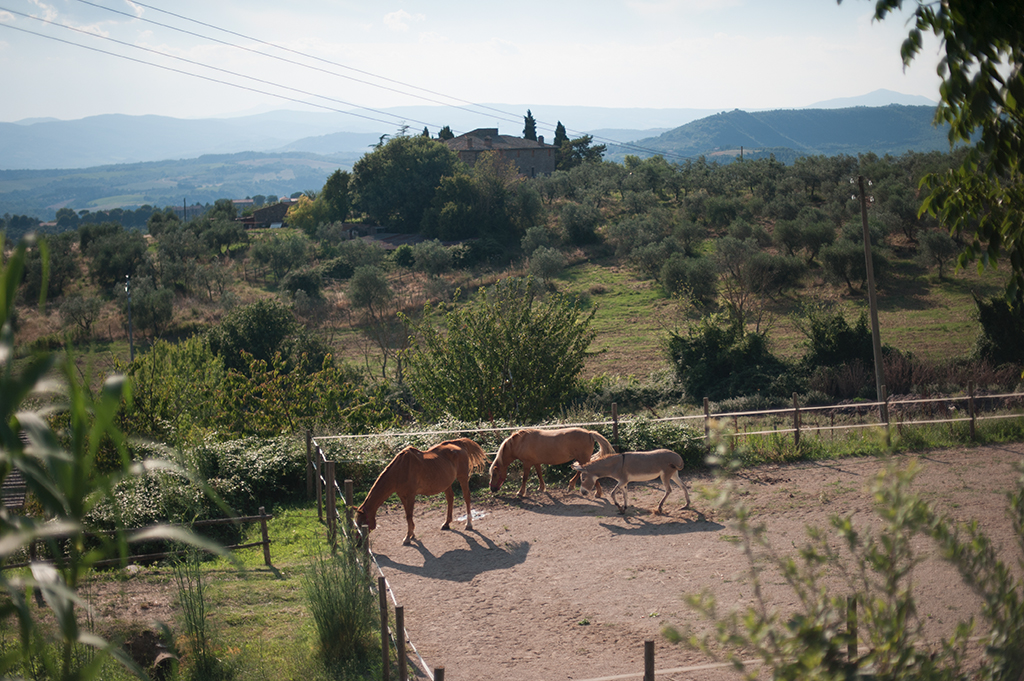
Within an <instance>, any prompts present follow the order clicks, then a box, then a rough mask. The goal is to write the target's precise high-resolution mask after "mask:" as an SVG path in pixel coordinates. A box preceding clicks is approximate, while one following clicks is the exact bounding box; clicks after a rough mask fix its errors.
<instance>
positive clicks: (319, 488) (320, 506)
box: [314, 449, 327, 523]
mask: <svg viewBox="0 0 1024 681" xmlns="http://www.w3.org/2000/svg"><path fill="white" fill-rule="evenodd" d="M321 462H323V463H325V464H326V463H327V462H326V461H323V456H321V455H320V450H319V449H318V450H317V454H316V476H315V478H316V479H315V480H314V482H315V483H316V515H317V517H318V518H319V519H320V522H321V523H322V522H323V521H324V475H326V471H324V467H323V466H321V465H320V464H321Z"/></svg>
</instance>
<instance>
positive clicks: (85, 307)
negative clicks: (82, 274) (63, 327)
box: [60, 293, 102, 338]
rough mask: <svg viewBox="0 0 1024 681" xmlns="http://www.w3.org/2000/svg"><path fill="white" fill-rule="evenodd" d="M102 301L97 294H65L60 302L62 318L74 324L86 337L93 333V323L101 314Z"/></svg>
mask: <svg viewBox="0 0 1024 681" xmlns="http://www.w3.org/2000/svg"><path fill="white" fill-rule="evenodd" d="M101 306H102V301H101V300H100V299H99V298H96V297H95V296H86V295H82V294H77V293H76V294H73V295H70V296H65V297H64V300H62V301H61V303H60V318H61V319H62V320H63V321H64V323H65V324H67V325H74V326H76V327H77V328H78V331H79V333H81V334H82V335H83V336H85V337H86V338H88V337H89V334H91V333H92V323H93V322H94V321H96V317H98V316H99V314H100V308H101Z"/></svg>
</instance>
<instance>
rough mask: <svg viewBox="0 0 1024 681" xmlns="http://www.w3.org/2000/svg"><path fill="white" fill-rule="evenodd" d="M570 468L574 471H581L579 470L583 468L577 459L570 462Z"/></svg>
mask: <svg viewBox="0 0 1024 681" xmlns="http://www.w3.org/2000/svg"><path fill="white" fill-rule="evenodd" d="M572 469H573V470H574V471H581V470H583V466H581V465H580V462H579V461H573V462H572Z"/></svg>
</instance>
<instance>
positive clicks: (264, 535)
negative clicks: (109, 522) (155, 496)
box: [2, 506, 274, 570]
mask: <svg viewBox="0 0 1024 681" xmlns="http://www.w3.org/2000/svg"><path fill="white" fill-rule="evenodd" d="M273 519H274V516H272V515H268V514H267V513H266V511H264V509H263V506H260V511H259V515H250V516H239V517H234V518H215V519H212V520H197V521H195V522H194V523H192V524H191V525H190V526H189V527H209V526H214V525H228V524H232V525H241V524H245V523H259V524H260V531H261V539H260V541H255V542H249V543H248V544H234V545H232V546H225V547H223V548H225V549H227V550H229V551H237V550H240V549H249V548H253V547H256V546H261V547H263V562H264V563H265V564H266V566H267V567H272V566H273V565H272V563H271V562H270V534H269V532H268V531H267V521H268V520H273ZM143 529H145V528H143ZM103 534H105V535H111V534H113V533H112V532H106V533H103ZM129 534H130V533H129ZM89 536H99V535H98V534H89ZM36 544H37V542H32V543H31V544H30V545H29V560H28V561H26V562H22V563H9V564H7V565H4V566H3V568H2V569H4V570H6V569H8V568H19V567H28V566H29V565H30V563H32V562H35V560H36V553H37V551H36ZM181 553H182V552H181V551H164V552H160V553H139V554H131V555H128V556H125V559H124V562H127V563H143V562H146V561H150V560H163V559H164V558H170V557H171V556H177V555H181ZM121 562H122V561H121V559H120V558H110V559H106V560H100V561H96V562H95V563H93V565H95V566H97V567H104V566H107V565H119V564H120V563H121Z"/></svg>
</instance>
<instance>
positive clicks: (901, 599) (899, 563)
mask: <svg viewBox="0 0 1024 681" xmlns="http://www.w3.org/2000/svg"><path fill="white" fill-rule="evenodd" d="M719 454H720V455H724V456H722V458H721V459H719V462H720V463H724V464H725V469H726V470H729V469H731V468H732V467H733V466H734V465H735V464H734V462H735V461H736V459H735V458H733V457H732V456H731V455H730V452H728V450H727V448H725V447H724V446H723V447H720V448H719ZM914 473H915V469H914V467H913V466H911V467H908V468H907V469H904V470H899V469H897V468H896V467H895V466H894V465H890V467H889V468H888V469H887V470H886V471H884V472H883V473H880V474H879V476H878V477H877V479H876V480H875V483H874V487H873V494H874V498H875V500H876V504H877V511H878V515H879V519H880V521H881V528H880V529H879V530H877V531H864V530H858V529H857V528H856V527H855V526H854V522H853V517H852V516H839V515H835V516H833V517H832V518H831V521H830V526H831V527H830V530H831V531H828V530H825V529H821V528H817V527H810V528H808V530H807V533H808V541H807V542H806V543H805V544H804V545H803V546H801V547H798V550H797V551H795V552H793V553H792V554H790V553H786V552H782V551H780V550H778V549H777V548H776V547H774V546H773V544H772V542H771V538H770V536H769V534H768V532H767V530H766V528H765V526H764V525H758V524H756V523H755V522H754V521H753V518H752V516H751V514H750V512H749V510H748V509H746V508H745V507H744V505H743V504H742V503H741V502H738V501H737V498H736V497H735V490H734V489H732V488H731V486H730V485H728V484H727V485H725V487H724V491H723V493H722V496H721V497H720V498H719V500H718V504H719V505H720V507H721V508H723V509H724V510H726V511H727V512H729V513H731V514H732V515H733V518H734V521H735V525H736V527H737V529H738V530H739V534H740V537H739V542H740V543H741V545H742V548H743V551H744V553H745V555H746V556H747V558H748V561H749V567H750V582H751V584H752V585H753V589H754V604H753V605H751V606H749V607H748V608H747V609H746V610H745V611H743V612H735V611H734V612H731V613H729V614H721V613H719V611H718V608H717V603H716V602H715V599H714V597H713V596H711V595H709V594H707V593H705V594H701V595H695V596H689V597H688V601H689V603H690V605H691V606H692V607H694V608H695V609H696V610H697V611H698V612H699V613H701V614H702V615H704V616H705V617H707V618H709V619H711V620H712V621H713V622H714V625H715V626H714V631H713V633H711V634H707V635H704V636H696V635H694V634H692V633H689V632H680V631H678V630H676V629H675V628H672V627H668V628H666V630H665V631H664V634H665V636H666V637H667V638H668V639H669V640H672V641H675V642H685V643H686V644H687V645H688V646H690V647H692V648H694V649H699V650H702V651H704V652H705V653H707V654H709V655H711V656H714V657H719V656H720V655H721V653H722V651H723V650H724V651H725V655H726V657H727V658H728V659H729V661H731V662H732V663H733V664H734V666H735V667H736V668H737V669H738V670H740V671H745V672H747V674H746V676H747V678H756V677H757V676H758V669H757V668H754V669H752V670H748V669H747V668H746V666H745V664H744V663H743V659H744V658H749V657H750V656H751V655H753V656H754V657H756V658H759V660H760V662H761V663H762V664H763V665H764V666H765V667H766V668H767V669H769V670H770V672H771V674H772V677H773V678H776V679H793V680H796V679H801V680H803V679H840V678H843V679H854V678H864V679H893V680H896V679H961V678H967V677H968V676H970V677H971V678H978V679H992V680H996V679H998V680H1005V681H1017V680H1018V679H1020V678H1021V675H1022V674H1024V582H1022V581H1021V580H1020V579H1019V578H1018V577H1017V576H1015V575H1014V574H1013V573H1012V572H1011V571H1010V570H1009V569H1008V567H1007V566H1006V565H1005V564H1004V563H1003V562H1002V561H1001V560H1000V559H999V558H998V556H997V552H996V547H994V546H993V545H992V543H991V542H990V541H989V539H988V538H987V537H985V535H984V534H983V533H982V532H981V530H980V528H979V527H978V524H977V522H971V523H969V524H967V525H959V524H957V523H956V522H955V521H954V520H953V519H951V518H949V517H947V516H945V515H942V514H939V513H937V512H936V511H935V510H934V508H933V507H932V506H931V505H930V504H928V503H926V502H925V501H923V500H922V499H921V498H920V497H919V496H917V495H916V494H914V493H913V492H912V491H911V489H910V484H911V482H912V480H913V477H914ZM1008 497H1009V508H1010V517H1011V519H1012V522H1013V529H1014V532H1015V534H1016V536H1017V538H1018V549H1019V550H1021V551H1024V541H1022V540H1024V468H1022V469H1021V477H1020V478H1019V479H1018V481H1017V485H1016V489H1015V490H1014V491H1013V492H1012V493H1010V494H1009V495H1008ZM921 537H927V538H929V539H931V540H932V541H933V542H934V544H935V545H936V547H937V548H938V549H939V551H940V553H941V555H942V556H943V557H944V558H945V559H946V560H948V561H950V562H951V563H952V564H953V565H954V566H955V567H956V569H957V570H958V571H959V573H960V575H961V578H962V579H963V580H964V583H965V584H966V585H968V586H969V587H970V588H971V589H972V590H973V591H974V592H975V593H976V594H978V596H980V597H981V600H982V607H981V616H982V621H981V622H976V621H975V620H974V619H973V618H972V619H970V620H968V621H961V622H958V623H957V624H956V625H955V626H954V627H953V629H952V631H950V632H949V634H948V636H947V637H946V638H943V639H942V640H941V641H937V642H936V641H932V642H929V641H926V640H925V639H924V638H923V635H922V624H923V623H922V622H921V620H919V619H918V618H917V616H916V602H915V596H914V582H913V576H914V572H913V567H914V566H915V565H916V564H917V563H918V562H920V560H922V558H921V554H920V553H919V552H918V551H916V550H915V548H914V547H915V541H916V540H918V539H919V538H921ZM768 570H771V571H773V572H777V573H778V574H780V575H781V576H782V578H783V579H784V580H785V581H786V583H787V584H788V585H789V587H790V588H791V589H792V591H793V594H794V596H795V598H796V601H797V603H798V604H799V605H798V606H797V611H796V612H795V613H784V612H779V611H778V610H777V609H775V608H774V607H773V606H772V604H771V603H768V602H767V601H766V599H765V597H764V595H763V593H762V590H761V585H762V583H764V581H765V579H767V578H768V577H767V576H766V571H768ZM835 580H839V581H840V582H841V583H842V587H841V588H837V587H836V584H835ZM847 594H851V595H854V598H855V599H856V607H857V609H858V610H857V619H858V622H859V637H858V638H859V647H858V648H857V651H858V652H857V655H856V656H855V657H853V658H852V659H851V658H850V657H849V656H848V654H847V651H848V644H850V643H855V641H852V640H851V637H850V636H849V634H848V630H847V626H846V622H847ZM974 635H980V637H981V642H982V646H983V649H984V653H983V655H982V657H981V661H980V666H979V668H978V669H977V670H976V671H975V670H971V669H968V668H967V666H968V662H967V660H968V651H969V646H970V638H971V637H972V636H974Z"/></svg>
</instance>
